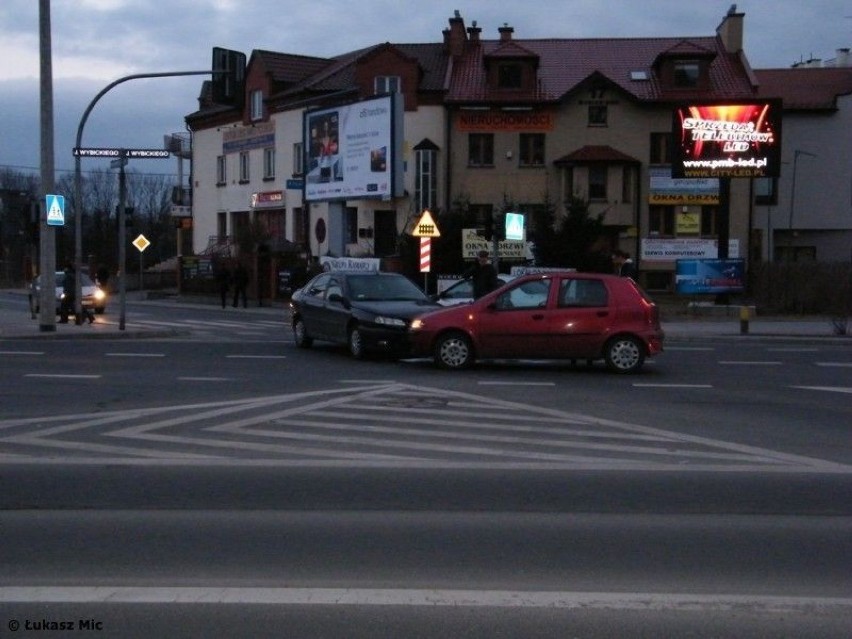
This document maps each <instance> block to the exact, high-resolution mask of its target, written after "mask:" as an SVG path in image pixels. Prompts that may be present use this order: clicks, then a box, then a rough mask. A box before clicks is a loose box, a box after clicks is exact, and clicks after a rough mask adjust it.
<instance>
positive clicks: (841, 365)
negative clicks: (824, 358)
mask: <svg viewBox="0 0 852 639" xmlns="http://www.w3.org/2000/svg"><path fill="white" fill-rule="evenodd" d="M816 365H817V366H825V367H829V368H834V367H837V368H852V362H817V363H816Z"/></svg>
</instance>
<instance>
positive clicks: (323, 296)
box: [290, 271, 441, 359]
mask: <svg viewBox="0 0 852 639" xmlns="http://www.w3.org/2000/svg"><path fill="white" fill-rule="evenodd" d="M290 307H291V310H292V317H293V337H294V338H295V341H296V346H299V347H300V348H309V347H310V346H311V345H312V344H313V342H314V340H322V341H327V342H335V343H338V344H345V345H346V346H347V347H348V348H349V352H350V354H351V355H352V356H353V357H355V358H356V359H362V358H364V357H365V356H366V355H367V354H368V353H387V354H390V355H393V356H403V355H406V354H407V352H408V340H407V332H408V327H409V325H410V324H411V320H412V319H413V318H414V317H417V316H418V315H422V314H423V313H425V312H427V311H429V310H433V309H436V308H441V307H440V306H438V304H436V303H435V302H433V301H430V300H429V298H428V297H427V296H426V294H425V293H423V291H421V290H420V289H419V288H418V287H417V286H415V284H414V283H413V282H411V280H409V279H408V278H406V277H405V276H403V275H400V274H399V273H380V272H360V271H359V272H350V271H339V272H330V273H321V274H320V275H317V276H316V277H314V278H313V279H312V280H310V281H309V282H308V283H307V284H305V285H304V286H303V287H302V288H300V289H299V290H298V291H296V292H295V293H293V296H292V298H291V301H290Z"/></svg>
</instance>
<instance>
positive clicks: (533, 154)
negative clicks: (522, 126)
mask: <svg viewBox="0 0 852 639" xmlns="http://www.w3.org/2000/svg"><path fill="white" fill-rule="evenodd" d="M520 143H521V153H520V165H521V166H544V133H521V138H520Z"/></svg>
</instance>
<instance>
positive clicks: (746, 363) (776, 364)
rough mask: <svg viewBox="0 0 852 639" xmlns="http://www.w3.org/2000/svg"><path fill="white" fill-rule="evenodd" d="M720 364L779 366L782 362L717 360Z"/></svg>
mask: <svg viewBox="0 0 852 639" xmlns="http://www.w3.org/2000/svg"><path fill="white" fill-rule="evenodd" d="M717 363H718V364H720V365H722V366H781V365H782V364H783V363H784V362H773V361H767V362H761V361H752V360H724V359H723V360H719V362H717Z"/></svg>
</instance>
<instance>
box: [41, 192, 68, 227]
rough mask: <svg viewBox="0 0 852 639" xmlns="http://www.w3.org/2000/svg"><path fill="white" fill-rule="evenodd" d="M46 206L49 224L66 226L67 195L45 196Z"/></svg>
mask: <svg viewBox="0 0 852 639" xmlns="http://www.w3.org/2000/svg"><path fill="white" fill-rule="evenodd" d="M45 208H46V209H47V223H48V225H49V226H65V196H64V195H49V194H48V195H47V196H45Z"/></svg>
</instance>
